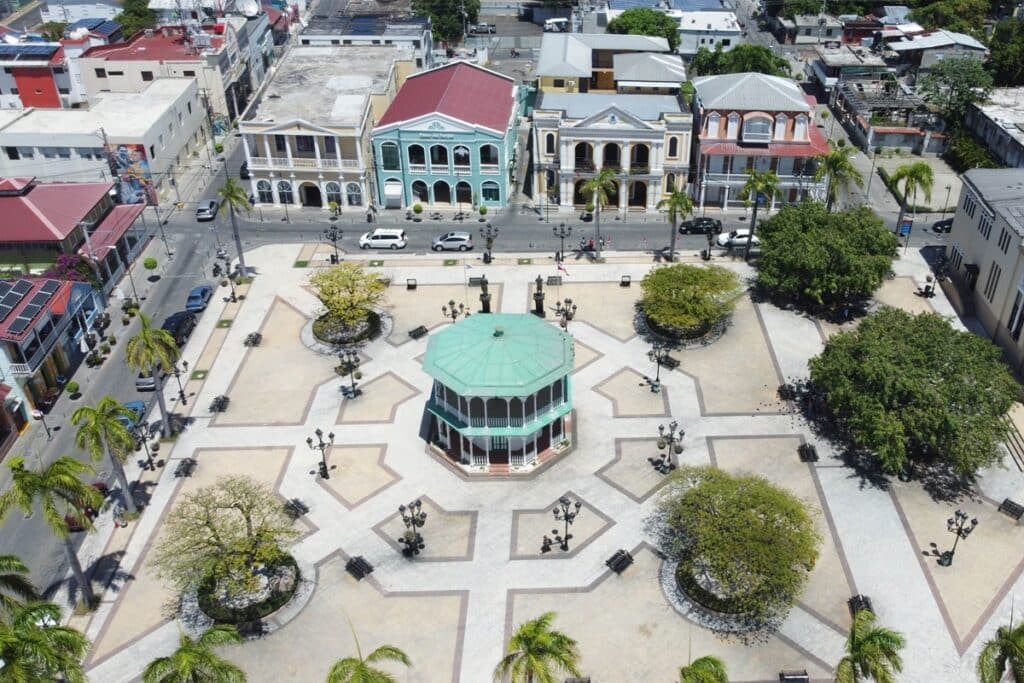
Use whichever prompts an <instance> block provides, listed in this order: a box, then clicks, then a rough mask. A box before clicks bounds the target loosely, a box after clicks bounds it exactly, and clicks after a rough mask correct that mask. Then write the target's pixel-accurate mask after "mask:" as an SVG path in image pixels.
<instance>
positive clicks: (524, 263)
mask: <svg viewBox="0 0 1024 683" xmlns="http://www.w3.org/2000/svg"><path fill="white" fill-rule="evenodd" d="M516 263H518V264H519V265H521V266H528V265H530V264H532V263H533V259H532V258H521V259H516Z"/></svg>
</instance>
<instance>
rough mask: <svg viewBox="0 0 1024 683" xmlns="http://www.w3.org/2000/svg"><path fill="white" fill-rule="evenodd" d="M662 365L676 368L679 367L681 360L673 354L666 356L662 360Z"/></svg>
mask: <svg viewBox="0 0 1024 683" xmlns="http://www.w3.org/2000/svg"><path fill="white" fill-rule="evenodd" d="M661 366H662V367H663V368H668V369H669V370H675V369H676V368H678V367H679V361H678V360H676V359H675V358H673V357H672V356H665V357H664V358H663V359H662V360H661Z"/></svg>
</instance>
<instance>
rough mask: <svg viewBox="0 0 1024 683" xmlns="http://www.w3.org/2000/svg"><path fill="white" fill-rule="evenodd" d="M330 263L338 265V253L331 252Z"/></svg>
mask: <svg viewBox="0 0 1024 683" xmlns="http://www.w3.org/2000/svg"><path fill="white" fill-rule="evenodd" d="M331 265H332V266H336V265H338V255H337V254H331Z"/></svg>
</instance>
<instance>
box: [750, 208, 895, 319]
mask: <svg viewBox="0 0 1024 683" xmlns="http://www.w3.org/2000/svg"><path fill="white" fill-rule="evenodd" d="M898 245H899V241H898V240H897V239H896V236H895V235H893V234H892V231H891V230H889V229H888V228H887V227H886V225H885V224H884V223H883V222H882V220H881V219H880V218H879V217H878V216H877V215H876V214H875V212H874V211H872V210H871V209H869V208H867V207H864V206H859V207H855V208H851V209H846V210H844V211H837V212H834V213H828V212H827V211H826V209H825V206H824V205H822V204H821V203H819V202H806V203H804V204H792V205H788V206H784V207H782V209H780V210H779V212H778V213H777V214H775V215H774V216H772V217H771V218H769V219H768V220H766V221H764V222H763V223H762V224H761V258H760V259H758V264H757V267H758V272H757V283H758V285H759V286H761V287H763V288H764V289H766V290H768V291H769V292H771V293H772V294H774V295H776V296H779V297H782V298H785V299H788V300H791V301H795V302H797V303H799V304H802V305H811V306H826V307H835V306H842V305H847V304H850V303H853V302H856V301H859V300H862V299H865V298H867V297H869V296H871V294H872V293H873V292H874V291H875V290H876V289H878V287H879V286H880V285H881V284H882V280H883V279H884V278H885V275H886V274H887V273H888V272H889V270H890V267H891V265H892V260H893V259H894V258H895V257H896V248H897V246H898Z"/></svg>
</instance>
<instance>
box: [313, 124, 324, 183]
mask: <svg viewBox="0 0 1024 683" xmlns="http://www.w3.org/2000/svg"><path fill="white" fill-rule="evenodd" d="M321 140H323V138H322V137H320V136H319V135H314V136H313V154H314V155H315V156H316V167H317V168H320V141H321ZM321 180H322V178H321Z"/></svg>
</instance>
